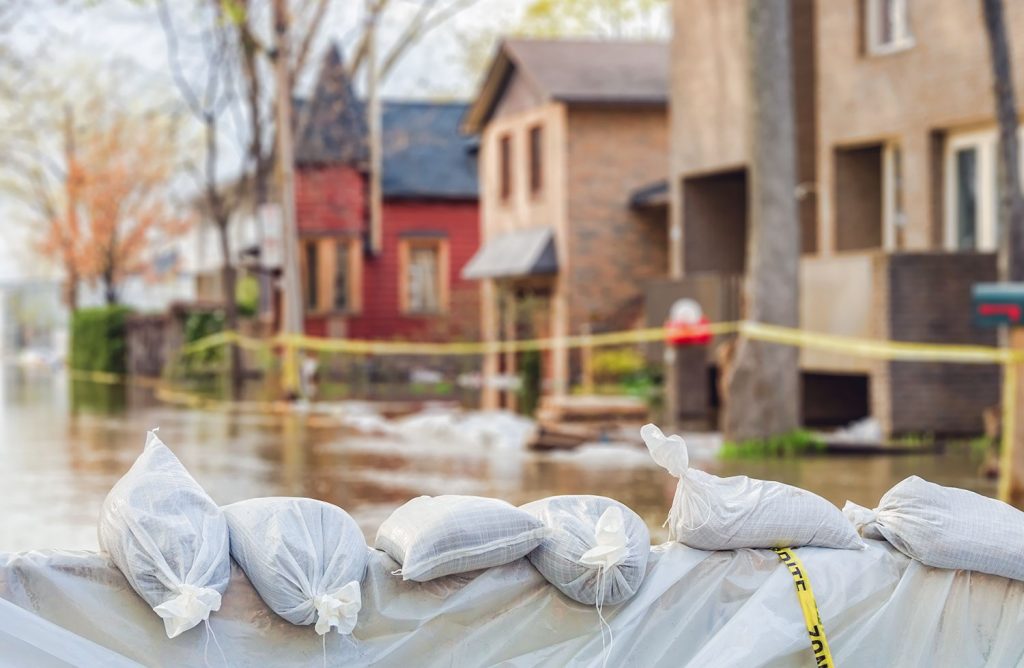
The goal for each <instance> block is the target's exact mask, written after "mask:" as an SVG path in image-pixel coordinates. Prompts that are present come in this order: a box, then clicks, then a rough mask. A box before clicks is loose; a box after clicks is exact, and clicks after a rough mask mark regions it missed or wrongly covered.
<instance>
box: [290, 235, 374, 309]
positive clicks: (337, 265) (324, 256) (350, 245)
mask: <svg viewBox="0 0 1024 668" xmlns="http://www.w3.org/2000/svg"><path fill="white" fill-rule="evenodd" d="M362 258H363V255H362V249H361V246H360V243H359V240H358V239H353V238H342V239H337V238H330V239H307V240H305V241H303V255H302V277H303V280H302V285H303V289H304V291H305V298H306V299H305V303H306V310H307V311H309V312H312V313H328V312H342V313H358V312H359V309H360V306H361V304H360V298H361V292H362Z"/></svg>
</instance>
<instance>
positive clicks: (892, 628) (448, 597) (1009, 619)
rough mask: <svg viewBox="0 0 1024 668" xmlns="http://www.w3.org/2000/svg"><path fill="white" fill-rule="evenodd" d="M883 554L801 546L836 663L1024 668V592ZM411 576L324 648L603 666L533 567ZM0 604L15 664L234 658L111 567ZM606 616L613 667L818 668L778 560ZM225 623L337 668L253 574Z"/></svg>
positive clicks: (381, 578) (99, 564)
mask: <svg viewBox="0 0 1024 668" xmlns="http://www.w3.org/2000/svg"><path fill="white" fill-rule="evenodd" d="M867 543H868V548H867V549H866V550H831V549H827V548H814V547H805V548H799V549H798V550H797V554H798V555H799V556H800V557H801V559H802V560H803V562H804V564H805V566H806V568H807V570H808V572H809V576H810V579H811V583H812V585H813V588H814V592H815V595H816V596H817V602H818V608H819V610H820V612H821V616H822V620H823V622H824V625H825V629H826V631H827V633H828V637H829V642H830V644H831V647H832V653H833V656H834V658H835V662H836V665H838V666H889V665H899V666H935V665H946V666H958V667H967V666H982V665H990V666H1016V665H1021V664H1022V662H1024V633H1021V629H1022V628H1024V582H1017V581H1012V580H1007V579H1004V578H1000V577H995V576H991V575H983V574H979V573H967V572H959V571H949V570H940V569H934V568H929V567H926V566H922V565H921V564H919V563H916V562H912V561H910V560H909V559H907V558H906V557H904V556H903V555H901V554H900V553H898V552H896V551H895V550H894V549H892V548H891V547H889V546H888V545H886V544H885V543H882V542H878V541H871V540H869V541H867ZM395 568H397V565H396V564H395V563H394V562H393V561H391V559H389V558H388V557H387V556H386V555H384V554H383V553H381V552H373V554H372V557H371V559H370V565H369V568H368V570H367V575H366V579H365V580H364V582H363V597H364V598H363V609H362V611H361V612H360V615H359V624H358V625H357V626H356V629H355V631H354V633H353V636H352V639H351V640H350V639H348V638H343V637H339V636H335V635H333V634H332V635H330V636H325V638H326V639H327V641H326V642H327V644H326V660H327V664H328V665H335V666H336V665H347V666H348V665H367V664H370V663H373V664H375V665H379V666H399V667H401V668H408V667H409V666H417V667H418V668H419V667H423V666H459V667H460V668H461V667H463V666H496V665H501V666H567V665H586V666H600V665H601V651H602V650H601V636H600V632H599V627H598V621H597V617H596V614H595V612H594V609H593V608H592V607H588V606H584V605H580V604H577V603H574V602H572V601H571V600H569V599H568V598H566V597H565V596H563V595H562V594H560V593H559V592H558V591H557V590H556V589H555V588H554V587H552V586H551V585H549V584H548V583H547V582H546V581H545V580H544V578H542V577H541V575H540V574H539V573H538V572H537V571H536V570H534V568H533V566H531V565H530V563H529V562H528V561H527V560H525V559H520V560H519V561H516V562H514V563H512V564H508V565H506V566H501V567H498V568H493V569H490V570H487V571H482V572H479V573H477V574H473V575H465V576H452V577H447V578H441V579H439V580H435V581H432V582H427V583H423V584H420V583H416V582H403V581H402V579H401V578H400V577H397V576H394V575H391V574H390V573H391V571H393V570H394V569H395ZM0 599H2V600H0V665H32V666H38V665H42V666H46V665H66V664H74V665H101V666H117V665H131V664H130V661H120V660H121V659H122V657H125V658H127V659H130V660H134V661H138V662H140V663H144V664H147V665H163V666H206V665H210V666H219V665H222V664H223V662H224V659H222V658H221V655H220V653H219V651H218V650H217V649H216V645H215V644H214V643H213V642H210V643H209V645H207V635H206V630H205V629H204V628H203V627H202V626H200V627H197V628H194V629H192V630H190V631H187V632H185V633H183V634H182V635H180V636H179V637H177V638H174V639H173V640H171V639H168V638H167V636H166V635H165V634H164V631H163V623H162V621H161V620H160V619H159V618H158V617H157V616H156V615H155V614H153V611H152V610H151V609H150V608H149V607H148V606H147V605H146V604H145V603H144V602H143V601H142V599H140V598H139V597H138V596H137V595H136V594H135V592H133V591H132V590H131V588H130V587H129V586H128V584H127V583H126V582H125V579H124V577H123V576H122V575H121V574H120V572H118V571H117V570H116V569H115V568H113V567H112V566H111V565H110V563H109V562H108V561H107V559H106V558H105V557H104V556H102V555H99V554H94V553H88V552H60V551H44V552H27V553H22V554H0ZM26 611H28V612H31V613H35V614H34V615H33V614H26ZM604 614H605V618H606V619H607V620H608V623H609V624H610V625H611V628H612V630H613V632H614V646H613V648H612V650H611V656H610V658H609V661H608V665H609V666H644V667H647V666H672V667H673V668H674V667H677V666H688V665H689V666H765V665H767V666H809V665H814V661H813V658H812V655H811V652H810V650H809V645H808V639H807V633H806V631H805V629H804V623H803V618H802V616H801V613H800V608H799V606H798V603H797V598H796V594H795V591H794V586H793V580H792V578H791V577H790V575H789V573H788V572H787V570H786V569H785V568H784V566H783V565H782V564H781V562H780V561H779V559H778V557H777V556H776V555H775V554H774V553H772V552H770V551H768V550H748V549H742V550H736V551H724V552H703V551H700V550H694V549H691V548H688V547H685V546H683V545H679V544H666V545H664V546H660V547H657V548H654V550H653V553H652V555H651V559H650V561H649V563H648V573H647V577H646V579H645V580H644V582H643V584H642V586H641V587H640V590H639V592H638V593H637V595H636V596H635V597H633V598H632V599H630V600H629V601H628V602H626V603H624V604H622V605H620V606H614V607H612V606H609V607H606V608H605V610H604ZM210 624H211V627H212V628H213V630H214V633H215V634H216V640H217V641H218V642H219V645H220V647H221V648H222V649H223V652H224V655H225V657H226V658H227V661H228V663H229V665H232V666H269V665H274V666H321V665H323V663H324V646H323V645H322V644H321V643H322V642H323V641H322V639H321V637H320V636H318V635H317V634H316V633H315V632H314V631H313V630H312V629H311V628H310V627H307V626H302V627H298V626H292V625H291V624H289V623H287V622H285V621H284V620H283V619H281V618H279V617H277V616H276V615H274V614H273V613H271V612H270V611H269V610H268V609H267V608H266V606H265V605H263V603H262V601H260V599H259V598H258V597H257V595H256V594H255V592H254V590H253V589H252V587H251V586H250V585H249V584H248V582H247V581H246V580H245V576H244V575H243V574H242V572H241V571H240V570H239V569H238V568H237V567H234V566H233V568H232V577H231V585H230V587H229V588H228V592H227V594H226V595H225V596H224V601H223V606H222V608H221V609H220V611H219V612H216V613H214V614H213V615H212V616H211V618H210ZM119 661H120V663H119Z"/></svg>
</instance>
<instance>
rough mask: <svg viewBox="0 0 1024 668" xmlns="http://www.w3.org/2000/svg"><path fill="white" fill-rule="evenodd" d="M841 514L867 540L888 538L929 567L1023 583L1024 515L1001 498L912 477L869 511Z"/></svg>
mask: <svg viewBox="0 0 1024 668" xmlns="http://www.w3.org/2000/svg"><path fill="white" fill-rule="evenodd" d="M843 513H844V514H845V515H846V517H847V518H849V520H850V521H851V522H852V523H853V525H854V527H855V528H856V529H857V531H858V532H860V533H861V535H863V536H864V537H865V538H875V539H884V540H886V541H888V542H889V543H891V544H892V546H893V547H895V548H896V549H897V550H899V551H900V552H902V553H903V554H905V555H907V556H908V557H910V558H911V559H916V560H918V561H920V562H921V563H922V564H924V565H926V566H934V567H936V568H949V569H956V570H965V571H978V572H980V573H989V574H991V575H1001V576H1003V577H1005V578H1012V579H1014V580H1024V513H1022V512H1021V511H1019V510H1017V509H1016V508H1014V507H1013V506H1010V505H1007V504H1005V503H1003V502H1002V501H999V500H998V499H991V498H989V497H986V496H982V495H980V494H975V493H974V492H971V491H968V490H966V489H957V488H956V487H943V486H942V485H937V484H935V483H933V482H928V481H927V480H924V479H923V478H919V477H918V476H916V475H915V476H910V477H909V478H907V479H906V480H903V481H902V482H900V483H898V484H896V485H895V486H894V487H893V488H892V489H890V490H889V491H888V492H886V493H885V495H884V496H882V499H881V501H879V502H878V507H877V508H875V509H874V510H869V509H867V508H864V507H862V506H858V505H857V504H856V503H853V502H852V501H847V502H846V505H845V506H844V507H843Z"/></svg>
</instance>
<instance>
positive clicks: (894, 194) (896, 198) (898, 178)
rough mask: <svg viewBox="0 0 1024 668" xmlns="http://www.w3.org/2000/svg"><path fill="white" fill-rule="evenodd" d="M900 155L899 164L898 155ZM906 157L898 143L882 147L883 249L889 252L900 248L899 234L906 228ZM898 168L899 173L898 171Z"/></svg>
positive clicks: (891, 142) (886, 144)
mask: <svg viewBox="0 0 1024 668" xmlns="http://www.w3.org/2000/svg"><path fill="white" fill-rule="evenodd" d="M897 154H900V159H899V164H898V165H897V162H896V155H897ZM903 162H904V156H903V155H902V151H901V147H900V143H899V142H898V141H888V142H886V143H885V145H884V146H883V147H882V247H883V248H884V249H885V250H887V251H895V250H898V248H899V245H900V244H899V232H900V230H902V229H904V227H905V226H906V218H907V214H906V211H905V210H904V209H903V208H901V207H903V206H905V205H904V196H903V193H902V190H903V181H904V179H903V172H904V166H903ZM897 168H898V171H897Z"/></svg>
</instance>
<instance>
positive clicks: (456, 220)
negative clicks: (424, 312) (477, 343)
mask: <svg viewBox="0 0 1024 668" xmlns="http://www.w3.org/2000/svg"><path fill="white" fill-rule="evenodd" d="M478 216H479V213H478V207H477V203H476V202H475V201H473V202H436V201H435V202H431V201H398V202H396V201H390V202H389V201H385V202H384V211H383V219H384V220H383V228H384V235H383V248H382V252H381V254H380V256H379V257H376V258H366V260H365V261H364V265H363V266H364V273H363V312H362V313H361V314H360V315H358V316H356V317H353V318H349V320H348V330H349V336H351V337H352V338H360V339H361V338H368V339H390V338H404V339H455V338H461V339H475V338H477V333H478V330H479V316H478V313H479V285H478V284H477V283H476V282H475V281H463V280H462V279H461V278H460V276H459V274H460V273H461V272H462V267H463V266H465V264H466V263H467V262H469V259H470V258H471V257H472V256H473V253H475V252H476V249H477V246H478V244H479V240H480V226H479V218H478ZM409 233H439V234H441V235H444V236H445V237H446V238H447V239H448V249H449V267H448V282H449V283H448V284H449V286H450V289H451V292H450V295H451V298H450V309H449V313H448V314H447V315H441V316H406V315H402V314H401V313H399V310H398V291H399V285H400V283H399V279H400V277H399V276H398V241H399V239H400V238H401V237H402V235H403V234H409Z"/></svg>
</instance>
